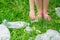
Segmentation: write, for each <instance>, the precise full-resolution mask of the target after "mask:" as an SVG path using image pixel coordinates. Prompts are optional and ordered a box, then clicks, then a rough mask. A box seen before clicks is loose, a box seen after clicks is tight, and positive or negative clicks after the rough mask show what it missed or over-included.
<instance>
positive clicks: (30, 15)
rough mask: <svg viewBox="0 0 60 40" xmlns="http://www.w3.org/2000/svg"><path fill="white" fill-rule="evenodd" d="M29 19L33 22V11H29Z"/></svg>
mask: <svg viewBox="0 0 60 40" xmlns="http://www.w3.org/2000/svg"><path fill="white" fill-rule="evenodd" d="M29 17H30V18H31V19H32V20H34V19H35V12H34V11H30V14H29Z"/></svg>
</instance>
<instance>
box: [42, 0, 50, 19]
mask: <svg viewBox="0 0 60 40" xmlns="http://www.w3.org/2000/svg"><path fill="white" fill-rule="evenodd" d="M48 4H49V0H43V14H44V18H45V19H48V20H50V19H51V17H50V16H49V15H48V12H47V10H48Z"/></svg>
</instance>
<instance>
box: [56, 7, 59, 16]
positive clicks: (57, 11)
mask: <svg viewBox="0 0 60 40" xmlns="http://www.w3.org/2000/svg"><path fill="white" fill-rule="evenodd" d="M55 11H56V14H57V16H58V17H60V7H57V8H55Z"/></svg>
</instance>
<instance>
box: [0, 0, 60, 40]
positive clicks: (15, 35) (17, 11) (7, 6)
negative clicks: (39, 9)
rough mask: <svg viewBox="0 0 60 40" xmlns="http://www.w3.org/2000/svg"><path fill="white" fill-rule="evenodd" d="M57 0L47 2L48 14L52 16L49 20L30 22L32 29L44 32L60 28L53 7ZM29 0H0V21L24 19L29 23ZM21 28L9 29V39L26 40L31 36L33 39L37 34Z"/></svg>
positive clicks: (57, 3)
mask: <svg viewBox="0 0 60 40" xmlns="http://www.w3.org/2000/svg"><path fill="white" fill-rule="evenodd" d="M59 3H60V1H59V0H50V3H49V9H48V11H49V15H50V16H51V17H52V20H51V21H48V20H44V19H42V20H39V22H37V23H32V24H31V25H30V26H31V28H32V29H34V27H35V28H36V29H35V30H39V31H41V33H44V32H45V31H46V30H48V29H54V30H57V31H59V30H60V18H59V17H58V16H57V15H56V13H55V8H56V7H58V6H59V5H60V4H59ZM28 15H29V1H28V0H18V1H17V0H1V1H0V23H2V21H3V20H4V19H6V20H8V21H25V22H29V23H30V21H31V20H30V19H29V16H28ZM23 29H24V28H22V29H20V28H19V29H9V30H10V32H11V40H28V39H29V38H30V37H32V38H33V39H32V40H34V38H35V36H36V35H37V34H39V32H36V31H35V30H33V32H31V33H27V32H26V31H24V30H23Z"/></svg>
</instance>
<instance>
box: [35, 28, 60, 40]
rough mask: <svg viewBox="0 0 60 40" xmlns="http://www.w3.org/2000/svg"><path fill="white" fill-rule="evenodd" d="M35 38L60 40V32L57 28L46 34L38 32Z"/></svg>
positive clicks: (37, 39) (38, 39) (39, 39)
mask: <svg viewBox="0 0 60 40" xmlns="http://www.w3.org/2000/svg"><path fill="white" fill-rule="evenodd" d="M35 40H60V33H59V32H57V31H55V30H52V29H49V30H47V32H46V33H44V34H38V35H37V36H36V38H35Z"/></svg>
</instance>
